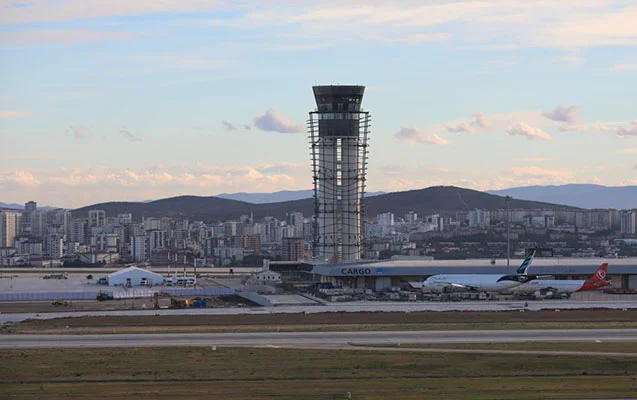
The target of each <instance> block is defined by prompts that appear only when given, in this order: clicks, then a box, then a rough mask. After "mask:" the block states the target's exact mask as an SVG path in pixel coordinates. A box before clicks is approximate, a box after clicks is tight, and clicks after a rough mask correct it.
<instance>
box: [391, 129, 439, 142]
mask: <svg viewBox="0 0 637 400" xmlns="http://www.w3.org/2000/svg"><path fill="white" fill-rule="evenodd" d="M394 137H395V138H396V139H398V140H400V141H402V142H405V143H409V144H416V143H422V144H431V145H448V144H450V142H449V141H448V140H447V139H445V138H443V137H440V136H438V135H427V134H425V133H423V132H422V131H420V129H418V128H416V127H414V126H403V127H401V128H400V130H399V131H398V132H396V133H395V134H394Z"/></svg>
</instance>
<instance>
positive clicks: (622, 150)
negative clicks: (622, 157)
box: [617, 147, 637, 154]
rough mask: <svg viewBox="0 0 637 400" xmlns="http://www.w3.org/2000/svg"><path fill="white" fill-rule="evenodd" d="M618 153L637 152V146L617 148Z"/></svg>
mask: <svg viewBox="0 0 637 400" xmlns="http://www.w3.org/2000/svg"><path fill="white" fill-rule="evenodd" d="M617 154H637V147H634V148H632V149H621V150H617Z"/></svg>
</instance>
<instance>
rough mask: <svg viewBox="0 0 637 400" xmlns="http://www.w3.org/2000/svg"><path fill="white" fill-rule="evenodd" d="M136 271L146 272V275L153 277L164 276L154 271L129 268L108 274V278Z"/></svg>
mask: <svg viewBox="0 0 637 400" xmlns="http://www.w3.org/2000/svg"><path fill="white" fill-rule="evenodd" d="M134 271H141V272H144V273H147V274H151V275H155V276H162V275H161V274H158V273H156V272H153V271H149V270H147V269H143V268H137V267H128V268H124V269H120V270H119V271H115V272H113V273H112V274H108V277H109V279H110V278H112V277H116V276H120V275H125V274H128V273H130V272H134ZM162 278H163V276H162Z"/></svg>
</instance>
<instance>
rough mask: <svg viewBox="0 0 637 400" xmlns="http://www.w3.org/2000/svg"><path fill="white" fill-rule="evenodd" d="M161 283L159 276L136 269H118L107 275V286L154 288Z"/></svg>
mask: <svg viewBox="0 0 637 400" xmlns="http://www.w3.org/2000/svg"><path fill="white" fill-rule="evenodd" d="M162 283H164V277H163V276H162V275H161V274H157V273H155V272H151V271H147V270H145V269H141V268H137V267H128V268H125V269H120V270H119V271H117V272H113V273H112V274H110V275H108V284H109V286H143V285H148V286H154V285H161V284H162Z"/></svg>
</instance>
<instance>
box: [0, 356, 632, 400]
mask: <svg viewBox="0 0 637 400" xmlns="http://www.w3.org/2000/svg"><path fill="white" fill-rule="evenodd" d="M0 363H1V365H3V366H11V367H10V368H6V369H5V370H4V372H3V374H1V375H0V393H3V394H4V396H6V398H38V397H39V398H46V399H63V398H71V397H73V398H107V399H130V398H136V399H158V398H160V399H173V398H174V399H178V398H188V399H207V398H220V399H229V398H232V399H255V398H271V399H285V398H289V399H297V398H325V399H341V398H347V397H346V394H347V392H350V393H351V395H352V397H351V398H353V399H381V398H392V399H395V398H400V399H422V398H425V397H427V398H474V399H503V398H506V399H510V398H520V399H525V398H527V399H531V398H620V397H628V396H631V395H634V394H635V393H637V381H636V377H637V363H635V362H634V360H631V359H622V358H609V357H591V358H585V359H582V358H581V357H568V356H555V357H548V358H547V357H545V356H527V355H476V354H448V353H443V354H428V353H392V352H382V351H373V352H372V351H350V350H340V351H329V350H307V349H303V350H302V349H272V348H218V349H217V351H214V352H213V351H211V350H210V349H209V348H153V349H148V348H129V349H120V348H111V349H67V350H53V349H51V350H4V351H0Z"/></svg>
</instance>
